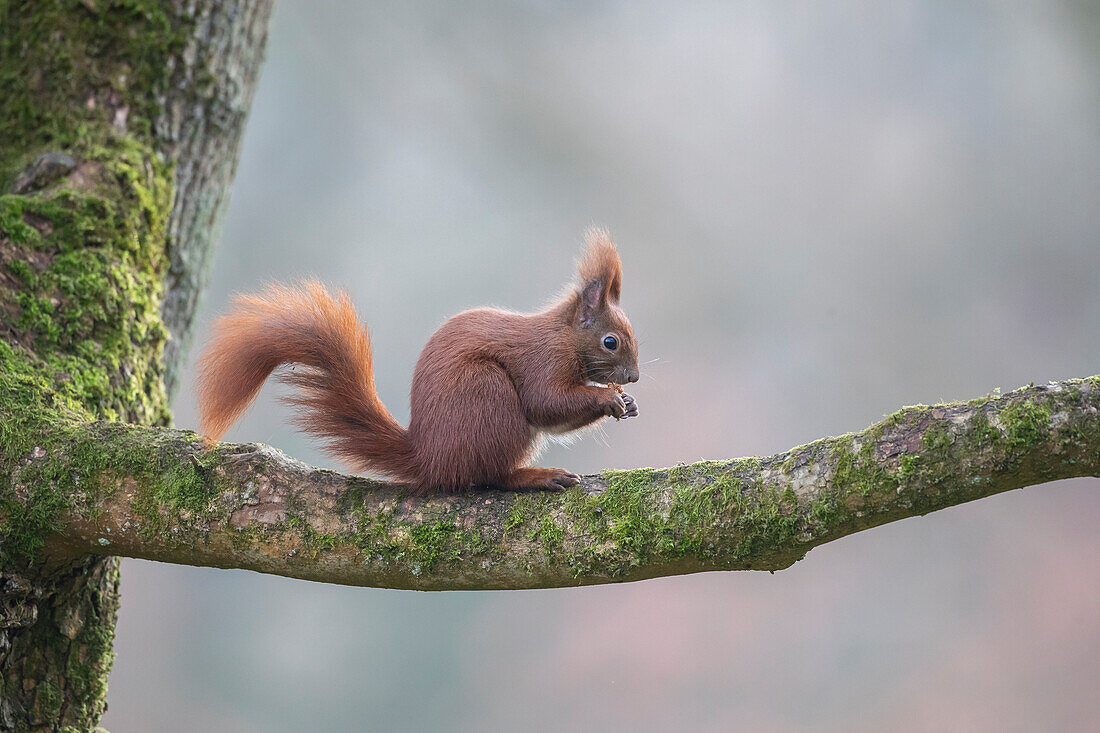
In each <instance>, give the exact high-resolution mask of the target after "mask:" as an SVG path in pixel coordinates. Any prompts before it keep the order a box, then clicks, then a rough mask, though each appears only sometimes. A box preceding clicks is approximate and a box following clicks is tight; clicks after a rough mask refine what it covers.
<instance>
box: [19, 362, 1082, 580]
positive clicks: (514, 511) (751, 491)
mask: <svg viewBox="0 0 1100 733" xmlns="http://www.w3.org/2000/svg"><path fill="white" fill-rule="evenodd" d="M41 439H42V441H43V442H41V443H36V444H35V445H34V446H33V447H31V448H30V449H29V452H28V453H27V454H24V456H23V465H24V466H25V468H24V471H25V472H26V474H27V476H28V477H29V479H28V481H27V486H28V488H29V486H30V485H32V484H34V485H39V486H40V483H39V481H38V479H39V477H41V476H42V475H48V476H64V477H65V479H64V480H63V481H61V482H58V483H56V485H54V486H53V487H52V490H53V491H55V492H56V495H57V497H58V500H57V501H56V502H53V503H51V504H50V505H52V506H56V507H58V510H57V511H58V513H57V519H56V521H55V522H53V523H51V524H50V528H51V529H52V531H51V532H50V533H49V534H48V535H47V536H45V537H43V538H42V541H43V543H44V551H45V553H46V556H47V557H49V558H50V560H51V562H54V563H58V564H62V565H63V564H65V563H68V562H70V561H71V560H72V559H74V558H81V557H85V556H86V555H87V554H88V553H110V554H113V555H124V556H128V557H141V558H148V559H152V560H160V561H163V562H174V563H183V564H187V565H205V566H214V567H234V568H248V569H251V570H257V571H260V572H266V573H275V574H278V575H286V576H291V577H297V578H306V579H310V580H319V581H325V582H332V583H344V584H351V585H371V586H381V587H388V588H415V589H420V590H444V589H463V590H471V589H499V588H546V587H556V586H571V585H585V584H592V583H606V582H617V581H629V580H638V579H642V578H652V577H656V576H662V575H677V574H685V573H693V572H700V571H706V570H738V569H757V570H779V569H782V568H785V567H788V566H789V565H791V564H792V563H794V562H795V561H797V560H799V559H800V558H802V557H803V556H804V555H805V554H806V552H807V551H808V550H809V549H811V548H813V547H815V546H817V545H820V544H822V543H825V542H829V541H832V540H834V539H837V538H838V537H843V536H845V535H848V534H851V533H853V532H858V531H860V530H863V529H867V528H869V527H874V526H877V525H880V524H883V523H886V522H891V521H895V520H898V519H902V518H905V517H912V516H916V515H920V514H926V513H928V512H931V511H935V510H938V509H942V508H945V507H949V506H954V505H956V504H959V503H962V502H966V501H972V500H974V499H978V498H981V497H984V496H990V495H992V494H996V493H1000V492H1003V491H1008V490H1010V489H1015V488H1020V487H1022V486H1028V485H1032V484H1038V483H1042V482H1045V481H1051V480H1054V479H1061V478H1071V477H1077V476H1096V475H1100V377H1092V378H1089V379H1081V380H1070V381H1065V382H1059V383H1052V384H1050V385H1046V386H1030V387H1026V388H1023V389H1021V390H1018V391H1016V392H1013V393H1011V394H1007V395H1003V396H1000V395H997V396H988V397H984V398H981V399H978V400H972V401H970V402H966V403H951V404H942V405H935V406H932V407H926V406H916V407H907V408H903V409H902V410H900V411H898V412H897V413H895V414H893V415H891V416H889V417H888V418H886V419H885V420H884V421H882V422H880V423H878V424H876V425H873V426H871V427H869V428H867V429H866V430H863V431H861V432H859V433H854V434H848V435H844V436H841V437H838V438H825V439H822V440H819V441H816V442H814V443H811V444H809V445H804V446H800V447H798V448H794V449H792V450H789V451H787V452H785V453H781V454H779V455H775V456H771V457H768V458H742V459H738V460H732V461H708V462H703V463H696V464H691V465H681V466H676V467H673V468H665V469H648V468H647V469H636V470H631V471H609V472H606V473H604V474H602V475H598V476H586V477H584V480H583V482H582V484H581V485H580V486H579V487H577V488H574V489H572V490H569V491H564V492H561V493H516V492H501V491H493V490H481V491H471V492H470V493H468V494H465V495H444V496H437V497H432V498H418V497H413V496H408V495H406V493H405V492H404V490H403V487H402V486H400V485H396V484H387V483H383V482H379V481H372V480H369V479H364V478H355V477H349V476H343V475H341V474H337V473H334V472H331V471H322V470H318V469H314V468H311V467H309V466H306V465H305V464H303V463H300V462H298V461H295V460H293V459H290V458H287V457H286V456H284V455H283V454H281V453H279V452H278V451H275V450H273V449H271V448H268V447H265V446H257V445H233V444H221V445H218V446H216V447H213V448H211V447H209V446H207V445H205V444H204V443H203V441H202V440H201V439H200V438H199V436H196V435H195V434H194V433H189V432H183V431H173V430H164V429H159V428H148V427H136V426H126V425H120V424H117V423H92V424H87V423H85V424H73V425H72V426H70V428H69V429H68V430H67V431H66V432H65V434H64V435H62V436H60V437H57V436H54V435H52V434H51V433H49V432H47V433H43V434H42V436H41ZM16 482H17V485H22V484H23V480H22V478H21V474H18V475H17V476H16ZM40 500H42V499H40ZM46 501H47V503H50V502H49V500H48V499H47V500H46ZM63 503H64V506H61V505H62V504H63ZM23 544H24V546H28V547H30V546H31V543H28V542H24V543H23Z"/></svg>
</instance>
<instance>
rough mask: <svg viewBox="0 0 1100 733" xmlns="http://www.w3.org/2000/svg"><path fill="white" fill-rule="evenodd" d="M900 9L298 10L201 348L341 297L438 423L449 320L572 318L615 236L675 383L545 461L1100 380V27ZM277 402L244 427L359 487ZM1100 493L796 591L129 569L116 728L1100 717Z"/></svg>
mask: <svg viewBox="0 0 1100 733" xmlns="http://www.w3.org/2000/svg"><path fill="white" fill-rule="evenodd" d="M883 5H884V4H881V3H850V2H833V3H828V4H825V5H820V4H810V3H805V4H802V3H790V4H778V3H773V2H755V3H748V2H745V3H725V2H713V3H706V2H688V3H675V4H671V3H638V2H631V3H627V2H619V3H610V2H585V3H580V2H561V3H550V2H528V3H500V2H467V3H461V4H459V3H444V2H401V3H373V2H372V3H361V2H350V1H346V0H345V1H343V2H337V1H333V2H324V3H308V2H304V1H303V0H280V1H279V2H278V3H277V9H276V13H275V18H274V23H273V27H272V36H271V42H270V46H269V53H268V61H267V65H266V67H265V71H264V76H263V79H262V81H261V84H260V89H259V92H258V95H257V97H256V101H255V104H254V107H253V112H252V117H251V119H250V121H249V123H248V124H249V127H248V131H247V133H246V136H245V143H244V150H243V156H242V159H241V164H240V169H239V173H238V177H237V181H236V184H235V187H234V191H233V199H232V202H231V204H230V207H229V212H228V217H227V223H226V226H225V230H224V236H223V242H222V246H221V249H220V250H219V252H218V255H217V259H216V262H215V269H214V272H213V276H212V280H211V286H210V288H209V290H208V291H207V295H206V299H205V305H204V306H203V309H202V312H201V314H200V321H201V323H202V326H201V327H200V333H199V337H200V338H201V336H202V333H203V332H204V330H205V326H206V324H208V323H209V321H210V319H211V318H213V316H214V315H215V314H216V313H217V312H219V311H221V310H223V309H224V308H225V307H226V305H227V303H228V299H229V296H230V294H231V293H232V292H234V291H247V290H251V289H255V288H257V287H258V286H259V285H261V284H262V283H263V282H264V281H266V280H268V279H280V280H293V279H296V278H300V277H303V276H306V275H316V276H318V277H320V278H322V279H324V280H326V281H327V282H329V283H331V284H333V285H336V286H341V287H344V288H346V289H348V290H349V291H350V292H351V294H352V296H353V299H354V300H355V302H356V304H357V307H358V308H359V311H360V314H361V316H362V317H363V318H364V319H365V320H366V321H367V322H368V323H369V324H370V327H371V329H372V333H373V337H374V344H375V366H376V370H377V371H376V380H377V383H378V389H379V392H380V394H381V395H382V397H383V399H384V400H385V402H386V403H387V405H388V406H389V407H390V409H391V411H392V412H393V413H394V414H395V416H397V417H398V419H399V420H402V421H404V420H406V419H407V416H408V387H409V382H410V380H411V376H412V369H413V365H414V363H415V361H416V357H417V355H418V353H419V350H420V348H421V347H422V345H423V343H424V342H425V341H426V339H427V337H428V336H429V335H430V334H431V333H432V331H433V330H434V329H435V328H436V327H438V325H439V324H440V323H442V321H443V320H445V319H446V318H447V317H449V316H450V315H453V314H454V313H456V312H458V311H460V310H463V309H465V308H469V307H473V306H478V305H486V304H494V305H500V306H505V307H510V308H514V309H518V310H533V309H537V308H539V307H540V306H541V305H542V304H543V303H545V302H546V301H547V300H548V299H549V298H550V297H551V296H552V295H554V294H555V293H557V292H558V291H559V289H560V288H561V286H562V285H563V284H564V283H565V282H566V281H567V280H568V279H569V278H570V277H571V275H572V263H573V260H574V258H575V256H576V255H577V252H578V250H579V246H580V235H581V232H582V230H583V229H584V227H585V226H587V225H589V224H592V223H597V224H601V225H604V226H607V227H608V228H609V229H610V230H611V231H612V233H613V235H614V236H615V238H616V239H617V241H618V242H619V248H620V252H621V254H622V257H623V260H624V269H625V278H624V285H623V305H624V308H625V310H626V312H627V313H628V314H629V315H630V317H631V319H632V321H633V323H634V325H635V328H636V330H637V332H638V335H639V336H640V338H641V359H642V361H643V362H645V361H648V360H653V359H655V360H656V361H654V362H653V363H650V364H648V365H646V366H645V368H644V370H643V371H644V372H645V373H646V376H643V379H642V381H641V382H640V384H639V385H637V389H636V390H635V392H634V393H635V395H636V397H637V398H638V401H639V404H640V406H641V411H642V416H641V418H640V419H638V420H636V421H628V422H624V423H621V424H611V425H608V426H607V427H606V429H605V430H604V431H602V432H601V433H597V434H595V435H589V436H588V437H586V438H585V439H584V440H583V441H581V442H580V443H578V444H577V445H575V446H573V447H572V448H561V447H553V448H551V449H550V450H549V451H548V452H547V453H546V454H544V456H543V457H542V459H541V461H540V462H541V463H543V464H544V465H561V466H564V467H567V468H569V469H571V470H576V471H595V470H598V469H600V468H605V467H629V466H639V465H670V464H675V463H676V462H679V461H692V460H697V459H699V458H704V457H705V458H721V457H736V456H741V455H766V454H770V453H774V452H776V451H780V450H784V449H786V448H789V447H791V446H793V445H797V444H800V443H804V442H807V441H809V440H812V439H815V438H818V437H821V436H823V435H828V434H838V433H843V432H846V431H849V430H857V429H860V428H862V427H864V426H866V425H868V424H870V423H872V422H874V421H876V420H877V419H879V418H880V417H881V416H882V415H883V414H886V413H889V412H892V411H893V410H895V409H897V408H898V407H900V406H901V405H904V404H912V403H916V402H924V403H931V402H936V401H938V400H945V399H959V398H963V399H965V398H970V397H975V396H978V395H981V394H983V393H985V392H987V391H989V390H991V389H994V388H998V387H999V388H1002V389H1005V390H1008V389H1012V388H1015V387H1017V386H1020V385H1022V384H1027V383H1028V382H1032V381H1035V382H1042V381H1046V380H1048V379H1061V378H1067V377H1079V376H1087V375H1091V374H1094V373H1097V372H1100V339H1098V338H1097V336H1098V331H1100V10H1098V9H1097V6H1096V5H1094V4H1092V3H1085V2H1077V3H1073V2H1048V3H1022V2H1021V3H1009V2H997V3H970V4H958V3H949V2H899V3H891V4H889V7H884V6H883ZM191 386H192V383H191V381H190V377H188V378H187V379H186V380H185V384H184V389H183V390H182V391H181V394H180V396H179V398H178V399H177V400H176V405H175V410H176V424H177V425H180V426H183V427H190V428H194V427H196V424H197V417H196V411H195V407H194V398H193V395H192V393H191V392H190V389H191ZM277 394H278V388H277V387H268V388H265V391H264V393H263V394H262V395H261V399H260V401H259V402H258V404H257V405H256V406H255V408H254V409H253V410H252V411H251V412H250V413H249V415H248V416H247V417H246V418H245V419H244V420H242V422H240V423H239V424H238V425H237V426H236V427H235V428H234V429H233V430H232V431H231V433H230V434H229V436H228V438H229V439H231V440H247V441H259V442H265V443H270V444H272V445H274V446H277V447H279V448H281V449H283V450H285V451H287V452H288V453H290V454H292V455H294V456H297V457H299V458H302V459H304V460H307V461H310V462H313V463H317V464H319V465H324V466H329V467H334V468H335V467H337V466H336V465H335V464H333V463H332V462H331V461H330V460H328V459H327V458H326V457H324V456H323V455H322V454H320V453H319V452H318V451H317V450H316V447H315V446H313V445H311V444H310V443H309V442H308V441H307V440H305V439H303V438H302V437H301V436H299V435H297V434H296V433H295V432H294V431H293V429H292V428H291V427H290V426H289V424H288V421H287V416H288V413H287V411H286V408H284V407H283V406H281V405H280V404H278V402H277V400H276V399H275V396H276V395H277ZM1098 487H1100V481H1097V480H1079V481H1072V482H1061V483H1057V484H1050V485H1047V486H1043V487H1037V488H1031V489H1025V490H1023V491H1019V492H1013V493H1011V494H1007V495H1002V496H999V497H995V498H992V499H988V500H983V501H980V502H977V503H975V504H972V505H968V506H963V507H958V508H955V509H953V510H948V511H945V512H939V513H936V514H933V515H930V516H928V517H925V518H921V519H913V520H907V521H904V522H901V523H897V524H892V525H888V526H885V527H881V528H878V529H876V530H872V531H869V532H864V533H861V534H859V535H857V536H854V537H851V538H848V539H845V540H841V541H839V542H836V543H833V544H831V545H828V546H825V547H823V548H819V549H817V550H814V551H813V552H811V553H810V554H809V555H808V556H807V558H806V559H805V560H803V561H802V562H800V563H798V564H797V565H795V566H794V567H793V568H791V569H790V570H787V571H784V572H781V573H777V574H775V575H768V574H754V573H731V574H705V575H699V576H692V577H682V578H669V579H662V580H654V581H647V582H644V583H637V584H632V585H625V586H614V587H611V586H609V587H598V588H586V589H575V590H556V591H524V592H511V593H507V592H504V593H445V594H438V593H437V594H425V593H413V592H402V591H386V590H372V589H360V588H341V587H333V586H327V585H322V584H311V583H306V582H301V581H293V580H286V579H281V578H273V577H266V576H261V575H258V574H254V573H248V572H243V571H218V570H207V569H196V568H180V567H172V566H167V565H158V564H153V563H145V562H140V561H125V562H124V563H123V580H122V585H123V605H122V610H121V618H120V623H119V627H118V640H117V652H118V659H117V661H116V663H115V669H114V672H113V673H112V676H111V680H110V690H111V692H110V696H109V699H110V710H109V711H108V713H107V715H106V716H105V718H104V726H105V727H107V728H108V729H110V730H116V731H127V730H156V731H194V730H210V731H259V730H263V731H303V730H332V731H341V730H379V731H421V730H430V729H445V730H458V731H484V730H510V729H562V730H565V729H583V730H608V731H610V730H662V729H665V730H667V729H677V730H697V731H727V730H731V729H742V730H753V731H799V730H824V731H852V730H868V731H872V730H884V729H886V730H895V731H908V730H912V731H918V730H930V729H944V728H947V729H962V730H989V731H993V730H996V731H1033V730H1088V729H1096V728H1098V727H1100V697H1098V696H1097V695H1096V689H1097V684H1098V682H1100V667H1098V665H1097V661H1096V660H1097V659H1100V579H1098V573H1097V567H1098V561H1100V531H1098V530H1097V526H1098V522H1100V494H1098V492H1097V488H1098Z"/></svg>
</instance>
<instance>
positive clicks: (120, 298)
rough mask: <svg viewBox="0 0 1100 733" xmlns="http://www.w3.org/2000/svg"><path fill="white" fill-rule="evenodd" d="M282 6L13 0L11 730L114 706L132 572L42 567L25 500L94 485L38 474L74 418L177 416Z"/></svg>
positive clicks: (8, 183) (1, 671) (7, 707)
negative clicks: (125, 589) (119, 630)
mask: <svg viewBox="0 0 1100 733" xmlns="http://www.w3.org/2000/svg"><path fill="white" fill-rule="evenodd" d="M270 11H271V0H224V1H221V2H219V1H218V0H36V1H35V2H22V1H20V0H16V1H15V2H12V1H11V0H0V449H2V451H0V452H2V453H3V457H2V458H0V518H3V519H5V520H7V522H6V523H5V524H6V526H5V527H4V528H3V529H2V530H0V679H2V688H0V730H18V731H38V730H43V731H45V730H58V729H62V730H92V729H93V728H94V727H95V726H96V724H97V722H98V721H99V718H100V716H101V715H102V713H103V710H104V709H105V708H106V699H105V694H106V678H107V674H108V672H109V670H110V665H111V660H112V658H113V652H112V640H113V637H114V626H115V619H116V612H117V609H118V561H117V559H115V558H105V557H85V558H81V559H78V560H75V561H70V562H66V563H64V564H61V565H60V566H59V565H58V564H56V563H55V564H53V565H49V566H47V565H46V564H45V563H44V562H43V561H41V560H39V559H36V558H38V557H39V553H37V547H38V545H39V544H40V543H41V540H40V539H39V538H38V537H37V536H36V535H35V532H34V531H30V530H29V528H36V529H38V530H48V529H50V528H51V526H52V525H51V523H53V522H55V521H56V519H55V518H54V517H52V516H51V515H50V513H49V512H45V513H43V512H42V511H41V506H42V505H41V504H34V503H33V502H32V505H33V506H36V507H37V508H36V509H32V510H27V509H26V507H27V506H28V504H26V500H27V499H28V498H33V497H34V496H44V495H45V494H44V493H43V492H58V490H59V489H62V490H63V491H61V492H60V493H57V494H50V495H51V496H53V495H57V496H61V497H62V499H59V501H67V500H68V499H67V498H65V497H71V496H79V495H82V494H83V493H84V492H87V491H88V490H90V488H91V487H88V486H81V485H80V484H79V481H78V479H77V478H76V477H74V476H73V475H71V474H67V473H50V472H49V471H37V470H35V469H33V466H32V465H31V464H32V463H33V459H34V457H35V456H41V455H45V454H46V453H47V452H49V451H51V450H54V449H55V448H54V445H55V444H56V443H59V442H63V441H64V439H65V435H64V431H63V429H62V428H61V427H60V426H61V424H62V423H64V422H65V421H66V420H72V419H74V418H75V419H77V420H109V421H116V420H122V421H126V422H131V423H139V424H145V425H166V424H167V423H168V422H169V419H170V417H169V409H168V404H169V396H170V394H171V393H172V391H173V389H174V388H175V385H176V382H177V378H176V374H177V373H178V369H179V365H180V361H181V359H182V357H183V355H184V351H185V349H186V345H187V342H188V337H189V332H190V327H191V321H192V317H193V314H194V310H195V305H196V302H197V299H198V296H199V294H200V292H201V290H202V287H203V284H204V280H205V276H206V270H207V264H208V262H209V259H210V253H211V251H212V247H213V243H214V242H215V240H216V238H217V235H218V226H219V223H220V220H221V215H222V211H223V210H224V207H225V202H226V194H227V190H228V186H229V183H230V181H231V180H232V178H233V173H234V168H235V165H236V160H237V151H238V147H239V143H240V138H241V133H242V131H243V127H244V120H245V117H246V115H247V112H248V107H249V104H250V102H251V98H252V94H253V91H254V89H255V85H256V80H257V77H258V72H259V67H260V63H261V61H262V56H263V49H264V44H265V40H266V32H267V23H268V18H269V16H270ZM35 428H37V430H36V429H35ZM36 433H37V435H38V438H37V439H36V438H35V437H34V436H35V434H36ZM43 436H45V437H43ZM28 469H30V470H28Z"/></svg>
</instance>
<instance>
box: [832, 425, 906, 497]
mask: <svg viewBox="0 0 1100 733" xmlns="http://www.w3.org/2000/svg"><path fill="white" fill-rule="evenodd" d="M880 427H881V423H880V426H876V428H880ZM872 430H873V431H874V430H875V428H872ZM871 437H872V436H867V437H865V438H864V439H863V441H862V443H861V445H860V447H859V449H858V450H856V448H855V439H854V438H853V437H852V436H844V437H841V438H837V439H836V441H835V442H834V444H833V449H832V453H833V457H834V459H835V460H836V471H835V472H834V473H833V483H834V484H835V486H836V489H835V492H837V493H839V494H840V495H844V494H855V495H858V496H861V497H868V496H871V495H872V494H874V493H879V492H887V491H896V490H897V488H898V482H899V477H898V475H897V473H895V472H894V471H892V470H890V469H888V468H887V467H885V466H883V465H882V464H881V463H880V462H879V461H878V460H877V459H876V458H875V455H874V449H875V444H874V441H873V440H872V439H871Z"/></svg>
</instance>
